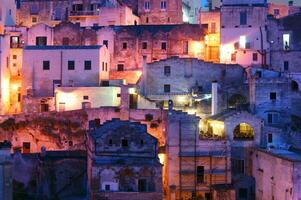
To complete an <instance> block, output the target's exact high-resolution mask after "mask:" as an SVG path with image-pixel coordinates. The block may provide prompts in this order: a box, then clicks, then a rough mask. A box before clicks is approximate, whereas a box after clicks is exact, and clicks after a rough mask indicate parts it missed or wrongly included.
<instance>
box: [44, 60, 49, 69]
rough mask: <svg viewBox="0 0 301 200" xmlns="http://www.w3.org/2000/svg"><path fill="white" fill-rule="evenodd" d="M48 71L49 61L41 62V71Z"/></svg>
mask: <svg viewBox="0 0 301 200" xmlns="http://www.w3.org/2000/svg"><path fill="white" fill-rule="evenodd" d="M49 69H50V62H49V60H44V61H43V70H49Z"/></svg>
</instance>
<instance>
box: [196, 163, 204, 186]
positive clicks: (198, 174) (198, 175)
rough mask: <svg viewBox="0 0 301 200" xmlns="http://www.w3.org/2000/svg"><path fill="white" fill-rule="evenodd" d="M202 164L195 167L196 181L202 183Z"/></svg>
mask: <svg viewBox="0 0 301 200" xmlns="http://www.w3.org/2000/svg"><path fill="white" fill-rule="evenodd" d="M204 172H205V169H204V166H197V168H196V182H197V183H204V178H205V176H204Z"/></svg>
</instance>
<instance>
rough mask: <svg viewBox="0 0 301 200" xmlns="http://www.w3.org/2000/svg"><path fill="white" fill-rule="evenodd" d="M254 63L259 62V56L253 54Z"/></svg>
mask: <svg viewBox="0 0 301 200" xmlns="http://www.w3.org/2000/svg"><path fill="white" fill-rule="evenodd" d="M253 61H258V54H257V53H253Z"/></svg>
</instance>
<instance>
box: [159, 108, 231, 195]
mask: <svg viewBox="0 0 301 200" xmlns="http://www.w3.org/2000/svg"><path fill="white" fill-rule="evenodd" d="M168 112H169V114H168V123H167V137H166V147H165V150H164V151H163V152H165V154H164V155H165V161H164V167H165V168H164V169H165V173H166V176H167V177H166V182H164V185H165V189H166V191H165V192H166V194H167V196H166V197H167V198H166V199H168V200H176V199H183V200H189V199H206V200H210V199H214V200H221V199H225V200H232V199H235V192H234V189H233V186H232V185H231V170H230V169H231V162H230V155H231V150H230V145H229V143H228V142H227V141H226V140H220V139H217V140H212V139H208V138H207V139H206V138H202V137H201V135H200V128H199V123H200V118H198V117H196V116H194V115H188V114H187V113H183V112H179V111H171V110H169V111H168ZM218 188H219V189H218Z"/></svg>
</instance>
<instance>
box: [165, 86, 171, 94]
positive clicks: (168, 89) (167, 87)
mask: <svg viewBox="0 0 301 200" xmlns="http://www.w3.org/2000/svg"><path fill="white" fill-rule="evenodd" d="M164 92H166V93H168V92H170V85H167V84H166V85H164Z"/></svg>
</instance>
